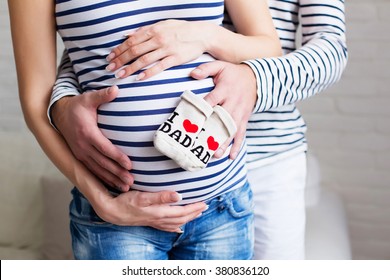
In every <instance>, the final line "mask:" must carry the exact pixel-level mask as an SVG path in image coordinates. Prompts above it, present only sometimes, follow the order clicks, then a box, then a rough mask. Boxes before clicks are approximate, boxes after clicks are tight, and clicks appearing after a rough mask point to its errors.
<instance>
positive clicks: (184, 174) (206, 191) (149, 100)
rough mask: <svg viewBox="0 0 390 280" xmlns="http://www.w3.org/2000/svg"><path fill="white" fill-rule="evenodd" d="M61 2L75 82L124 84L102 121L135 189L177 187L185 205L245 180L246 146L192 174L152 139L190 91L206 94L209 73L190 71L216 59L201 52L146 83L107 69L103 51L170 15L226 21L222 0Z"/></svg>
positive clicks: (86, 87)
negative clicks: (197, 75)
mask: <svg viewBox="0 0 390 280" xmlns="http://www.w3.org/2000/svg"><path fill="white" fill-rule="evenodd" d="M56 3H57V4H56V14H55V15H56V21H57V30H58V32H59V34H60V36H61V38H62V40H63V42H64V44H65V48H66V50H67V52H68V55H69V59H70V62H71V65H72V68H73V70H74V72H75V74H76V77H77V79H76V80H74V81H72V80H71V82H72V83H74V84H76V83H77V84H78V85H79V87H80V89H81V91H82V92H86V91H91V90H97V89H101V88H106V87H108V86H111V85H113V84H116V85H117V86H118V87H119V89H120V90H119V94H118V97H117V98H116V99H115V100H114V101H112V102H110V103H107V104H104V105H102V106H100V107H99V110H98V126H99V128H100V129H101V130H102V132H103V134H104V135H105V136H106V137H107V138H108V139H110V140H111V142H112V143H113V144H115V145H116V146H118V148H120V149H121V150H122V151H123V152H124V153H126V154H127V155H129V157H130V159H131V161H132V163H133V168H132V170H131V173H132V174H133V175H134V180H135V182H134V184H133V185H132V189H136V190H142V191H152V192H154V191H160V190H167V189H168V190H173V191H177V192H179V193H181V194H182V196H183V201H182V203H183V204H186V203H192V202H196V201H201V200H207V199H209V198H212V197H215V196H217V195H219V194H221V193H224V192H226V191H230V190H233V189H236V188H239V187H242V186H244V185H245V184H247V181H246V167H245V161H246V150H245V149H244V148H242V149H241V151H240V154H239V156H238V159H237V160H235V161H230V160H229V159H228V157H227V156H225V157H224V158H222V159H212V160H211V161H210V162H209V164H208V165H207V167H206V168H205V169H203V170H200V171H197V172H188V171H185V170H183V169H182V168H180V167H179V166H178V165H177V164H176V163H175V162H174V161H173V160H171V159H169V158H167V157H166V156H164V155H162V154H161V153H160V152H159V151H158V150H157V149H155V147H154V145H153V137H154V133H155V131H156V130H157V129H158V128H159V126H160V125H161V124H162V123H163V122H164V121H165V120H166V119H167V118H168V117H169V115H170V114H171V113H172V112H173V110H174V109H175V107H176V106H177V104H178V102H179V101H180V96H181V94H182V93H183V92H184V91H185V90H191V91H192V92H194V93H196V94H198V95H200V96H205V95H206V94H207V93H209V92H210V91H211V90H212V89H213V88H214V83H213V79H212V78H208V79H204V80H195V79H192V78H190V77H189V73H190V72H191V71H192V70H193V69H194V68H195V67H196V66H198V65H200V64H201V63H205V62H209V61H212V60H214V59H213V58H212V57H211V56H210V55H208V54H203V55H201V56H200V57H199V58H197V59H196V60H194V61H191V62H189V63H185V64H183V65H180V66H176V67H172V68H170V69H168V70H166V71H164V72H162V73H160V74H158V75H156V76H154V77H152V78H150V79H148V80H146V81H137V80H136V76H137V75H138V74H139V73H135V74H133V75H131V76H130V77H128V78H125V79H116V78H115V76H114V74H113V73H109V72H107V71H106V70H105V67H106V66H107V61H106V59H105V58H106V56H107V55H108V54H109V53H110V51H111V50H112V48H113V47H115V46H117V45H119V44H120V43H122V42H123V41H124V40H125V38H124V37H123V34H124V33H126V32H129V31H131V30H134V29H136V28H139V27H141V26H144V25H148V24H151V23H155V22H158V21H161V20H165V19H170V18H177V19H183V20H203V21H209V22H211V23H214V24H217V25H221V24H222V20H223V18H224V2H223V1H221V0H196V1H191V2H189V1H185V0H165V1H158V0H149V1H130V0H112V1H107V0H70V1H69V0H68V1H63V0H62V1H61V0H60V1H56ZM62 81H63V82H64V81H66V79H65V80H62ZM65 83H66V82H65ZM56 88H58V85H57V87H56ZM243 147H245V146H243Z"/></svg>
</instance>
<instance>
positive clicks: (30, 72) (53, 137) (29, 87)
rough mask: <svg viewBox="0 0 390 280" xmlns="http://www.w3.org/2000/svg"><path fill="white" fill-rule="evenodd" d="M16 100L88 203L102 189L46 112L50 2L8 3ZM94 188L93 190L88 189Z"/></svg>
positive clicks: (51, 63)
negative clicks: (74, 154)
mask: <svg viewBox="0 0 390 280" xmlns="http://www.w3.org/2000/svg"><path fill="white" fill-rule="evenodd" d="M8 5H9V12H10V20H11V32H12V40H13V46H14V56H15V63H16V69H17V76H18V86H19V97H20V102H21V106H22V110H23V114H24V118H25V121H26V124H27V126H28V128H29V129H30V130H31V132H32V133H33V134H34V136H35V137H36V139H37V141H38V142H39V144H40V146H41V147H42V149H43V150H44V152H45V153H46V154H47V156H48V157H49V158H50V160H51V161H52V162H53V163H54V164H55V165H56V166H57V168H58V169H59V170H60V171H61V172H62V173H63V174H64V175H65V176H66V177H67V178H68V179H69V180H70V181H71V182H72V183H73V184H75V185H77V186H79V187H80V188H81V189H80V190H81V191H82V192H83V193H84V194H85V195H86V196H88V197H89V199H91V200H92V201H94V200H97V199H99V198H101V197H100V194H102V192H105V193H106V192H107V191H106V190H105V189H104V188H103V186H102V185H101V184H100V183H99V182H98V181H97V180H96V179H95V177H94V176H93V175H92V174H90V173H89V172H88V171H87V170H86V168H85V167H84V166H82V165H81V164H80V163H79V162H78V161H77V159H76V158H74V156H73V155H72V153H71V152H70V150H69V148H68V146H67V145H66V143H65V142H64V141H63V139H62V137H61V136H60V135H59V134H58V133H57V132H56V131H55V129H54V128H53V127H52V126H51V125H50V123H49V121H48V118H47V115H46V112H47V106H48V103H49V97H50V94H51V92H52V88H53V84H54V82H55V79H56V30H55V22H54V17H53V11H54V2H53V1H24V0H10V1H8ZM92 184H94V185H98V186H99V187H97V188H89V187H88V186H92Z"/></svg>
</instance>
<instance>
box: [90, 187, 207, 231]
mask: <svg viewBox="0 0 390 280" xmlns="http://www.w3.org/2000/svg"><path fill="white" fill-rule="evenodd" d="M179 200H180V197H179V196H178V194H177V193H175V192H171V191H161V192H156V193H149V192H139V191H129V192H126V193H122V194H120V195H118V196H117V197H112V196H110V197H105V198H104V201H103V200H101V201H100V203H92V206H93V208H94V210H95V211H96V213H97V214H98V216H99V217H100V218H102V219H103V220H105V221H106V222H109V223H112V224H115V225H122V226H150V227H153V228H156V229H160V230H163V231H169V232H179V233H180V232H182V231H181V229H180V227H181V226H182V225H184V224H186V223H187V222H189V221H191V220H193V219H195V218H197V217H198V216H200V215H201V214H202V212H203V211H205V210H206V209H207V206H206V204H205V203H204V202H198V203H194V204H188V205H185V206H172V205H170V204H171V203H174V202H177V201H179Z"/></svg>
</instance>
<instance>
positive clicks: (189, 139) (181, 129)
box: [154, 91, 213, 170]
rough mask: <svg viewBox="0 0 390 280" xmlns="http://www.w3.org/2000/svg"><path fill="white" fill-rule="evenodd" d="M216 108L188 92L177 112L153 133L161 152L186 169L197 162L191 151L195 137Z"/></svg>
mask: <svg viewBox="0 0 390 280" xmlns="http://www.w3.org/2000/svg"><path fill="white" fill-rule="evenodd" d="M212 113H213V108H212V107H211V105H210V104H208V103H207V102H206V101H205V100H204V99H203V98H201V97H199V96H196V95H195V94H194V93H192V92H191V91H185V92H184V93H183V94H182V96H181V101H180V103H179V104H178V106H177V107H176V109H175V111H174V112H173V113H172V114H171V115H170V116H169V118H168V119H167V120H166V121H165V122H164V123H163V124H162V125H161V126H160V127H159V129H158V130H157V131H156V134H155V136H154V146H155V148H156V149H157V150H159V151H160V152H161V153H163V154H165V155H166V156H168V157H170V158H171V159H173V160H175V161H176V162H177V164H178V165H179V166H180V167H182V168H184V169H185V170H191V167H192V166H194V165H196V162H193V161H194V160H195V161H196V160H197V158H196V157H195V156H194V155H193V154H192V153H191V147H192V146H193V145H194V142H195V140H196V137H197V136H198V134H199V133H200V131H201V129H202V127H203V126H204V123H205V121H206V120H207V119H208V118H209V117H210V115H211V114H212Z"/></svg>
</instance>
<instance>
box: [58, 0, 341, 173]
mask: <svg viewBox="0 0 390 280" xmlns="http://www.w3.org/2000/svg"><path fill="white" fill-rule="evenodd" d="M268 2H269V7H270V12H271V15H272V18H273V21H274V25H275V27H276V29H277V32H278V34H279V37H280V39H281V43H282V48H283V53H284V54H285V56H283V57H279V58H267V59H254V60H250V61H247V62H246V63H247V64H248V65H249V66H250V67H251V68H252V70H253V71H254V73H255V75H256V79H257V84H258V102H257V104H256V108H255V109H256V112H257V113H256V114H254V115H253V116H252V118H251V119H250V121H249V124H248V129H247V144H248V156H247V161H248V163H249V165H248V167H249V168H254V167H258V166H261V165H264V164H267V163H270V162H273V161H276V160H277V159H278V158H281V157H286V156H287V155H289V154H293V153H296V152H299V151H305V150H306V139H305V137H304V135H305V132H306V125H305V122H304V120H303V118H302V117H301V115H300V113H299V111H298V109H297V108H296V107H295V105H294V103H296V102H298V101H300V100H304V99H306V98H308V97H310V96H313V95H315V94H317V93H319V92H322V91H323V90H325V89H327V88H328V87H330V86H331V85H333V84H334V83H336V82H337V81H338V80H339V79H340V77H341V75H342V73H343V70H344V68H345V66H346V63H347V58H348V52H347V48H346V38H345V14H344V1H341V0H329V1H320V0H269V1H268ZM223 23H224V26H225V27H226V28H228V29H231V30H234V28H233V26H232V23H231V21H230V19H229V17H228V16H225V18H224V21H223ZM298 26H301V33H300V34H302V36H301V40H300V41H301V42H302V44H303V47H301V48H298V50H296V36H297V34H298ZM70 70H71V69H70V68H67V67H66V64H63V67H62V68H60V75H59V77H58V80H57V84H56V87H55V89H54V92H53V96H52V101H53V100H56V98H60V97H59V96H61V95H62V94H65V92H68V94H80V92H81V91H80V89H77V87H73V88H70V86H72V85H73V84H77V83H76V82H73V83H71V82H70V80H69V79H70V76H71V75H72V73H69V72H68V71H70ZM73 77H74V79H75V80H74V81H77V80H76V78H75V77H76V76H73ZM62 79H64V81H63V82H62Z"/></svg>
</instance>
